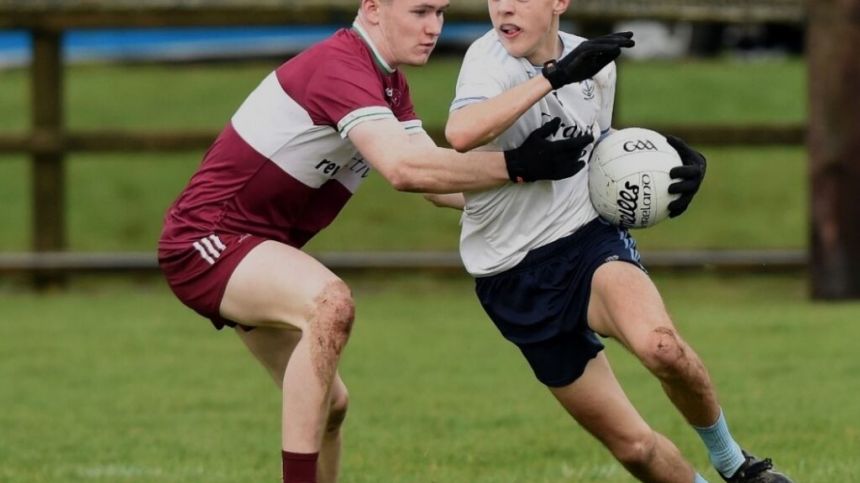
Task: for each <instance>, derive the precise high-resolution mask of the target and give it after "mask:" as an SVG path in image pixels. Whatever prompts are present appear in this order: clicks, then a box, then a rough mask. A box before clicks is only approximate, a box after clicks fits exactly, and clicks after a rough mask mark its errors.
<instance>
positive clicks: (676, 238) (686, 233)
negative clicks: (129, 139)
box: [0, 148, 807, 251]
mask: <svg viewBox="0 0 860 483" xmlns="http://www.w3.org/2000/svg"><path fill="white" fill-rule="evenodd" d="M704 152H705V154H706V155H707V156H708V157H709V159H710V160H711V163H710V167H709V174H708V179H707V181H706V183H705V185H704V187H703V188H702V192H701V193H700V194H699V195H698V196H697V199H696V200H695V201H694V203H693V205H691V208H690V210H689V212H688V213H687V214H685V215H684V216H682V217H680V218H678V219H676V220H670V221H667V222H664V223H663V224H661V225H660V226H658V227H655V228H653V229H649V230H640V231H638V232H636V237H637V238H638V239H639V241H640V243H641V246H642V247H643V248H645V249H671V248H685V247H686V248H696V247H698V248H799V247H803V246H805V244H806V219H807V216H806V213H807V189H806V181H805V180H806V174H805V173H806V168H805V155H804V153H803V151H802V150H801V149H800V148H771V149H748V148H732V149H729V148H720V149H715V148H708V149H705V150H704ZM198 163H199V159H198V155H197V154H196V153H179V154H138V155H127V156H123V157H115V156H109V155H76V156H73V157H71V158H70V160H69V163H68V179H69V184H68V206H69V209H68V223H69V227H70V228H69V245H70V247H71V248H72V249H73V250H84V251H100V250H107V251H111V250H152V249H153V247H154V246H155V241H156V240H157V238H158V234H159V232H160V230H161V221H162V218H163V214H164V211H165V209H166V208H167V206H168V205H169V204H170V202H171V201H172V200H173V199H174V197H175V196H176V194H177V193H178V192H179V191H180V190H181V189H182V186H184V184H185V183H186V181H187V180H188V178H189V177H190V176H191V173H192V172H193V171H194V169H195V167H196V166H197V164H198ZM28 172H29V171H28V168H27V163H26V161H25V160H24V159H22V158H18V159H15V160H7V161H5V162H4V161H0V186H2V188H0V220H3V223H4V226H6V227H8V228H7V229H4V230H0V250H8V251H14V250H25V249H26V247H27V246H28V244H29V237H30V234H29V231H28V227H29V212H30V211H29V206H30V202H29V194H28V193H29V191H28V187H27V185H26V184H25V183H24V182H22V181H26V180H27V178H28V176H29V175H28ZM775 173H778V174H775ZM458 220H459V213H458V212H456V211H454V210H448V209H439V208H435V207H433V206H432V205H430V204H429V203H427V202H426V201H424V199H423V198H422V197H421V196H418V195H414V194H404V193H399V192H397V191H395V190H394V189H393V188H391V187H390V186H389V185H388V184H387V183H385V181H384V180H383V179H382V177H381V176H379V175H378V174H377V173H374V174H373V175H372V176H370V178H368V180H367V182H366V183H365V185H364V186H363V187H362V188H361V189H360V190H359V192H358V194H357V195H356V196H355V197H354V198H353V200H352V201H351V202H350V203H349V204H347V206H346V207H345V208H344V211H343V213H342V214H341V216H339V217H338V218H337V220H335V222H334V224H333V225H332V226H331V227H330V228H329V229H328V230H325V231H323V232H322V233H321V234H320V235H319V236H318V237H317V238H315V239H314V240H312V241H311V243H310V244H309V246H308V248H309V249H310V250H454V249H456V247H457V240H458V238H459V225H458Z"/></svg>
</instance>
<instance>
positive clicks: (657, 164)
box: [588, 128, 682, 228]
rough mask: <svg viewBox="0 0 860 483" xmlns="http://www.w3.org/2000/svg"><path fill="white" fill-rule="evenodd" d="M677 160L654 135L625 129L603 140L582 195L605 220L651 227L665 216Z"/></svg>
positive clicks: (678, 162) (596, 150)
mask: <svg viewBox="0 0 860 483" xmlns="http://www.w3.org/2000/svg"><path fill="white" fill-rule="evenodd" d="M681 164H682V163H681V158H680V156H678V153H677V152H676V151H675V149H674V148H672V146H670V145H669V143H668V142H667V141H666V138H665V137H664V136H663V135H662V134H660V133H658V132H655V131H651V130H649V129H642V128H627V129H621V130H619V131H615V132H613V133H611V134H609V135H608V136H606V137H605V138H603V139H602V140H601V141H600V142H599V143H598V144H597V146H596V147H595V148H594V151H593V152H592V154H591V160H590V161H589V164H588V191H589V196H590V197H591V203H592V204H593V205H594V208H595V209H596V210H597V212H598V213H599V214H600V216H602V217H603V218H604V219H606V221H608V222H610V223H612V224H613V225H617V226H621V227H625V228H645V227H649V226H653V225H655V224H657V223H659V222H660V221H662V220H664V219H666V217H668V216H669V210H668V205H669V203H670V202H671V201H673V200H675V199H676V198H677V197H678V195H670V194H669V191H668V189H669V185H670V184H671V183H672V179H671V178H670V177H669V171H670V170H671V169H672V168H674V167H676V166H681Z"/></svg>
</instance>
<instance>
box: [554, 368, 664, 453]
mask: <svg viewBox="0 0 860 483" xmlns="http://www.w3.org/2000/svg"><path fill="white" fill-rule="evenodd" d="M549 390H550V392H552V394H553V396H555V398H556V399H557V400H558V402H559V403H561V405H562V406H563V407H564V408H565V410H567V412H568V413H569V414H570V415H571V416H573V418H574V419H576V421H577V422H578V423H579V424H580V425H581V426H582V427H583V428H585V429H586V430H587V431H588V432H589V433H591V434H592V435H594V437H596V438H597V439H599V440H600V441H601V442H603V443H604V444H605V445H606V446H607V447H609V448H610V449H611V448H617V447H619V446H620V445H624V444H631V443H634V442H636V441H641V440H642V439H643V438H648V437H649V435H650V434H651V433H652V430H651V428H650V427H649V426H648V424H647V423H646V422H645V420H643V419H642V417H641V416H640V415H639V413H638V412H637V411H636V408H634V407H633V404H632V403H631V402H630V400H629V399H628V398H627V395H626V394H625V393H624V390H623V389H622V388H621V385H620V384H619V383H618V380H617V379H616V378H615V374H614V373H613V372H612V368H611V367H610V365H609V360H608V359H607V358H606V354H605V353H603V352H601V353H600V354H598V355H597V356H596V357H595V358H594V359H592V360H591V361H589V362H588V365H587V366H586V368H585V372H584V373H583V374H582V376H580V377H579V378H578V379H577V380H576V381H574V382H573V383H571V384H569V385H567V386H564V387H550V388H549Z"/></svg>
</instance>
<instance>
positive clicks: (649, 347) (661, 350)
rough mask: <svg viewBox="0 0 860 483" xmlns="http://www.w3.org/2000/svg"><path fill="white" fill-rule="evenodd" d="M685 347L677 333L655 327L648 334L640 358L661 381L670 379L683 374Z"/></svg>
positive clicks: (669, 329)
mask: <svg viewBox="0 0 860 483" xmlns="http://www.w3.org/2000/svg"><path fill="white" fill-rule="evenodd" d="M686 352H687V351H686V346H685V345H684V342H683V341H682V340H681V337H680V336H679V335H678V333H677V332H676V331H675V330H674V329H672V328H669V327H657V328H656V329H654V330H653V331H651V333H650V334H648V340H647V343H646V345H645V349H644V353H643V354H640V357H641V358H642V360H643V361H644V363H645V365H646V366H647V367H648V369H649V370H651V372H653V373H654V374H655V375H657V377H660V378H661V379H670V378H674V377H677V376H679V375H680V374H682V373H683V372H684V367H685V365H687V364H688V363H689V362H688V361H687V354H686Z"/></svg>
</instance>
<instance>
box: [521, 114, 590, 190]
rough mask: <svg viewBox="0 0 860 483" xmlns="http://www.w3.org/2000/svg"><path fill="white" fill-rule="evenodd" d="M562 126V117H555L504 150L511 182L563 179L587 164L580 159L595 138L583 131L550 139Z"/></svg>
mask: <svg viewBox="0 0 860 483" xmlns="http://www.w3.org/2000/svg"><path fill="white" fill-rule="evenodd" d="M559 126H561V118H559V117H556V118H555V119H553V120H551V121H549V122H547V123H545V124H544V125H543V126H541V127H539V128H537V129H535V130H534V131H532V133H531V134H529V136H528V137H527V138H526V140H525V141H523V143H522V144H521V145H520V147H518V148H514V149H511V150H508V151H505V164H506V165H507V167H508V177H509V178H510V179H511V181H513V182H515V183H523V182H526V181H536V180H539V179H553V180H554V179H564V178H569V177H571V176H573V175H575V174H576V173H578V172H579V171H580V170H582V168H584V167H585V160H583V159H580V158H581V157H582V150H583V149H585V148H586V146H588V145H589V144H591V143H592V142H593V141H594V137H593V136H592V135H591V134H589V133H581V134H578V135H577V136H574V137H572V138H570V139H562V140H559V141H550V140H548V139H547V138H548V137H550V136H552V134H553V133H555V132H556V131H558V128H559Z"/></svg>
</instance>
